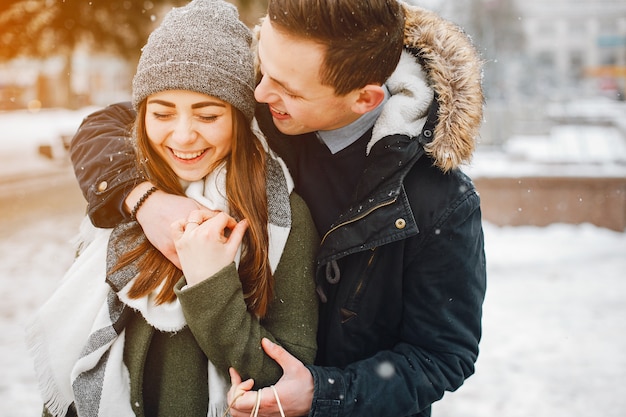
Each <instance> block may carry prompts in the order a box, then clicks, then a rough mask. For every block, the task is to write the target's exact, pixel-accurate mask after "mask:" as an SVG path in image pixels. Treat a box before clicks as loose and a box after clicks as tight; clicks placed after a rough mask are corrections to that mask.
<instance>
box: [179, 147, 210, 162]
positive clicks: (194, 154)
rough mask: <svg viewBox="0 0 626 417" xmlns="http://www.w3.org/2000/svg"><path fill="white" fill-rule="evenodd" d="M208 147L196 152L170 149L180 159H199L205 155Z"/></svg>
mask: <svg viewBox="0 0 626 417" xmlns="http://www.w3.org/2000/svg"><path fill="white" fill-rule="evenodd" d="M207 149H208V148H207ZM207 149H203V150H201V151H195V152H181V151H176V150H174V149H172V148H170V151H171V152H172V154H173V155H174V156H175V157H176V158H178V159H182V160H184V161H191V160H193V159H197V158H199V157H200V156H202V155H204V153H205V152H206V151H207Z"/></svg>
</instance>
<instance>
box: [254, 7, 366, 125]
mask: <svg viewBox="0 0 626 417" xmlns="http://www.w3.org/2000/svg"><path fill="white" fill-rule="evenodd" d="M324 52H325V50H324V47H323V46H321V45H319V44H317V43H315V42H312V41H308V40H306V39H301V38H295V37H293V36H289V35H286V34H285V33H282V32H279V31H277V30H275V28H274V27H273V26H272V24H271V23H270V20H269V19H265V21H264V22H263V24H262V26H261V36H260V40H259V51H258V53H259V60H260V64H261V74H262V79H261V82H260V83H259V85H258V86H257V87H256V90H255V93H254V95H255V97H256V99H257V101H258V102H260V103H267V104H268V105H269V109H270V112H271V113H272V118H273V120H274V124H275V125H276V127H277V128H278V130H280V131H281V132H282V133H284V134H287V135H298V134H303V133H309V132H314V131H318V130H333V129H337V128H340V127H343V126H346V125H348V124H350V123H352V122H353V121H354V120H356V119H357V118H358V117H359V116H360V115H359V114H357V113H355V112H353V111H352V105H353V103H354V101H355V100H356V98H357V97H358V92H351V93H348V94H347V95H345V96H337V95H335V90H334V88H332V87H329V86H327V85H322V83H321V82H320V77H319V72H320V66H321V65H322V60H323V57H324Z"/></svg>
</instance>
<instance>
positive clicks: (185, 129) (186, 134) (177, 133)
mask: <svg viewBox="0 0 626 417" xmlns="http://www.w3.org/2000/svg"><path fill="white" fill-rule="evenodd" d="M172 137H173V139H174V140H175V141H176V142H178V143H180V144H187V143H192V142H194V141H195V140H196V139H197V138H198V134H197V132H196V130H195V125H194V122H193V120H191V119H188V118H184V117H181V118H179V119H178V121H177V122H176V125H175V126H174V132H172Z"/></svg>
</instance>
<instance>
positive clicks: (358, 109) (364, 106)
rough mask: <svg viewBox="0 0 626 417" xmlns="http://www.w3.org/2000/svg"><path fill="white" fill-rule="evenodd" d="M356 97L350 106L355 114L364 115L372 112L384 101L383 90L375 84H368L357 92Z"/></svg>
mask: <svg viewBox="0 0 626 417" xmlns="http://www.w3.org/2000/svg"><path fill="white" fill-rule="evenodd" d="M355 93H357V97H356V100H355V102H354V103H353V104H352V111H353V112H355V113H357V114H365V113H367V112H370V111H372V110H374V109H375V108H376V107H378V105H379V104H380V103H382V102H383V100H384V99H385V90H383V87H382V86H380V85H376V84H368V85H366V86H365V87H363V88H359V89H358V90H357V91H355Z"/></svg>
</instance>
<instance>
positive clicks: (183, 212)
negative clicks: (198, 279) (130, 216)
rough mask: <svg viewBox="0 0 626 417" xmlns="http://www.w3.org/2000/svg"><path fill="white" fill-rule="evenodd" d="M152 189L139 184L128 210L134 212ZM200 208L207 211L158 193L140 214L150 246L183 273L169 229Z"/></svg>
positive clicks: (190, 200)
mask: <svg viewBox="0 0 626 417" xmlns="http://www.w3.org/2000/svg"><path fill="white" fill-rule="evenodd" d="M151 186H152V185H151V184H150V183H148V182H145V183H142V184H139V185H138V186H137V187H136V188H135V189H134V190H133V191H132V192H131V193H130V194H129V195H128V197H127V198H126V207H127V208H130V209H132V208H133V207H134V206H135V204H136V202H137V201H138V200H139V198H140V197H141V196H142V195H143V194H144V193H145V192H146V191H147V190H148V189H149V188H150V187H151ZM201 208H204V207H202V206H201V205H200V204H199V203H197V202H196V201H195V200H192V199H190V198H187V197H181V196H177V195H172V194H167V193H165V192H163V191H156V192H154V193H152V194H151V195H150V197H148V199H147V200H146V201H145V202H144V203H143V204H142V205H141V208H140V209H139V211H137V222H139V224H140V225H141V228H142V229H143V231H144V233H145V234H146V237H147V238H148V240H149V241H150V243H152V244H153V245H154V247H155V248H157V249H158V250H159V251H160V252H161V253H162V254H163V255H165V257H166V258H167V259H169V260H170V261H171V262H172V263H173V264H174V265H176V266H177V267H178V268H179V269H182V268H181V266H180V260H179V259H178V254H177V253H176V248H175V247H174V240H173V239H172V230H171V228H170V226H171V225H172V223H174V222H175V221H176V220H179V219H185V218H187V216H188V215H189V213H191V212H192V211H194V210H198V209H201ZM130 209H129V210H128V211H129V212H130Z"/></svg>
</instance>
